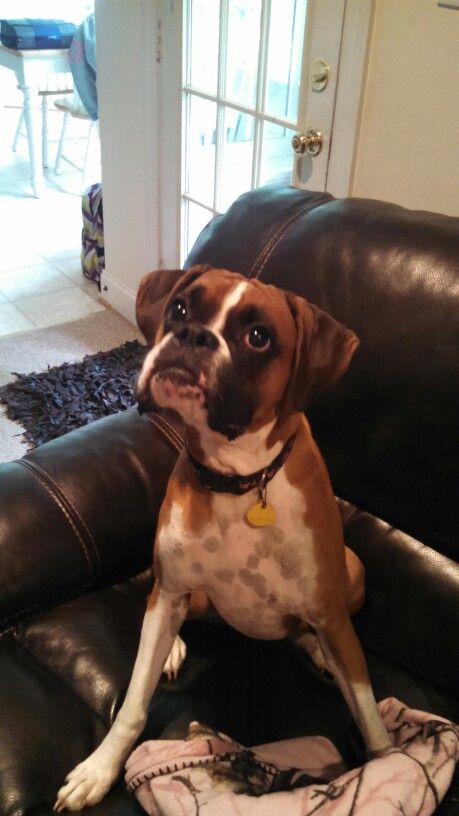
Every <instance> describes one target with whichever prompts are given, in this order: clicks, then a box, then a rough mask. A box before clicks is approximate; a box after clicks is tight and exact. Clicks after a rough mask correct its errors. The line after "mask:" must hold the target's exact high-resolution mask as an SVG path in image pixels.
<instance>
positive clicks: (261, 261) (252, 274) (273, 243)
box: [247, 199, 328, 278]
mask: <svg viewBox="0 0 459 816" xmlns="http://www.w3.org/2000/svg"><path fill="white" fill-rule="evenodd" d="M327 203H328V199H326V200H324V201H318V202H317V203H316V204H313V205H312V206H311V204H308V205H307V207H303V209H301V210H300V211H299V212H297V213H294V214H293V215H291V216H290V217H289V218H287V219H286V220H285V221H283V222H282V223H281V224H280V226H279V227H278V228H277V230H276V232H274V233H273V235H272V236H271V238H270V239H269V241H268V242H267V243H266V244H265V245H264V247H263V249H262V250H261V251H260V253H259V254H258V257H257V258H256V260H255V261H254V262H253V264H252V266H251V268H250V271H249V274H248V275H247V277H248V278H259V277H260V275H261V273H262V272H263V269H264V268H265V266H266V264H267V262H268V259H269V257H270V256H271V255H272V253H273V252H274V250H275V249H276V247H277V246H278V244H279V243H280V241H281V240H282V238H283V237H284V235H285V233H286V232H287V231H288V229H289V228H290V227H291V226H292V225H293V224H294V223H295V221H298V219H299V218H301V216H302V215H304V214H305V213H307V212H311V210H315V209H317V207H321V206H322V205H323V204H327ZM258 265H259V266H260V268H259V269H258V270H257V266H258Z"/></svg>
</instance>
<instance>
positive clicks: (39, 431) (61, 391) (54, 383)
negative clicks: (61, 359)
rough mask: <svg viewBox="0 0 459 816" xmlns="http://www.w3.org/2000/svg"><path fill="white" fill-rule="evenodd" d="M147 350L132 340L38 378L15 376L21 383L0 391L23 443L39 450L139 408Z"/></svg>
mask: <svg viewBox="0 0 459 816" xmlns="http://www.w3.org/2000/svg"><path fill="white" fill-rule="evenodd" d="M146 351H147V347H146V346H144V345H142V344H141V343H139V342H138V340H133V341H130V340H129V341H127V342H126V343H123V345H121V346H118V347H117V348H114V349H111V350H110V351H102V352H98V353H97V354H88V355H87V356H86V357H84V358H83V360H81V362H78V363H64V364H63V365H60V366H54V367H52V368H49V367H48V369H47V371H42V372H40V373H38V374H37V373H36V372H35V371H33V372H31V373H30V374H19V373H17V372H15V371H14V372H12V373H13V374H14V376H15V377H16V380H15V381H14V382H11V383H8V384H7V385H3V386H0V402H1V403H4V404H5V405H6V415H7V417H8V418H9V419H11V420H13V421H14V422H18V423H20V424H21V425H22V426H23V427H24V428H25V433H24V439H25V440H27V442H29V444H30V446H31V447H38V446H39V445H42V444H43V443H44V442H49V440H50V439H55V438H56V437H58V436H62V434H65V433H67V432H68V431H72V430H74V429H75V428H79V427H81V426H82V425H87V424H88V423H90V422H94V420H96V419H100V418H101V417H104V416H108V415H109V414H115V413H117V412H118V411H125V410H126V409H127V408H129V407H130V406H131V405H134V403H135V402H136V399H135V395H134V385H135V382H136V379H137V375H138V372H139V370H140V368H141V365H142V362H143V360H144V357H145V354H146Z"/></svg>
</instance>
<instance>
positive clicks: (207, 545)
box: [202, 537, 220, 553]
mask: <svg viewBox="0 0 459 816" xmlns="http://www.w3.org/2000/svg"><path fill="white" fill-rule="evenodd" d="M202 546H203V547H204V549H205V550H207V552H211V553H213V552H217V550H218V548H219V547H220V542H219V540H218V538H215V537H214V538H206V540H205V541H204V542H203V544H202Z"/></svg>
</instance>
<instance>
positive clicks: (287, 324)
mask: <svg viewBox="0 0 459 816" xmlns="http://www.w3.org/2000/svg"><path fill="white" fill-rule="evenodd" d="M161 275H169V276H171V278H170V279H171V280H172V282H173V283H175V285H173V286H172V291H171V292H170V293H169V296H167V294H166V295H165V293H164V287H165V282H164V280H162V279H161V278H160V277H156V278H155V277H154V276H161ZM152 287H153V289H152ZM158 287H159V288H158ZM137 316H138V321H139V325H140V327H141V328H142V330H143V332H144V334H145V336H146V337H147V339H150V340H152V339H153V336H154V345H153V348H152V350H151V351H150V352H149V354H148V355H147V357H146V359H145V362H144V365H143V367H142V370H141V373H140V376H139V381H138V386H137V393H138V399H139V405H141V406H142V407H144V408H145V407H149V403H151V402H153V403H155V404H156V405H158V406H160V407H167V408H173V409H174V410H176V411H177V412H178V413H179V414H180V415H181V416H182V418H183V419H184V420H185V422H186V423H187V424H188V425H190V426H192V427H195V428H196V429H197V430H200V429H203V428H204V427H207V428H209V429H210V430H212V431H217V432H219V433H221V434H223V435H224V436H225V437H226V438H227V439H230V440H231V439H235V438H236V437H238V436H240V435H241V434H243V433H246V432H251V431H256V430H258V428H260V427H262V426H263V425H266V424H268V423H270V422H271V423H272V422H273V420H275V419H276V417H278V416H279V415H280V414H281V413H282V414H283V415H285V414H286V413H287V415H288V412H290V413H292V412H293V411H295V410H298V408H299V407H301V406H300V404H301V403H303V402H304V400H305V399H306V397H307V393H308V391H309V390H310V386H311V384H312V383H313V381H315V380H317V378H318V379H319V381H320V380H321V379H325V380H326V381H327V382H325V383H324V384H325V385H326V384H328V381H329V380H334V379H337V377H338V376H339V373H342V372H338V369H342V370H343V371H344V370H345V367H347V363H348V362H349V359H350V356H351V354H352V351H353V349H354V347H355V345H356V343H357V340H356V338H355V336H354V335H353V334H352V333H351V332H349V331H348V330H347V329H345V327H344V326H341V324H339V323H336V321H334V320H332V318H330V317H329V316H328V315H326V314H325V313H324V312H321V311H320V310H318V309H316V307H314V306H311V305H310V304H308V303H307V302H306V301H305V300H304V299H303V298H299V297H297V296H295V295H292V294H290V293H286V292H284V291H282V290H280V289H277V288H276V287H274V286H269V285H266V284H262V283H260V282H259V281H257V280H246V279H245V278H244V277H243V276H242V275H239V274H237V273H234V272H229V271H227V270H221V269H218V270H217V269H213V268H209V267H194V268H192V269H191V270H189V271H188V272H185V273H180V272H176V273H170V272H167V273H161V272H157V273H152V275H151V276H148V277H147V278H146V279H144V281H143V282H142V284H141V288H140V289H139V295H138V299H137ZM321 321H322V324H323V325H322V326H321V328H320V331H319V332H318V327H319V323H320V322H321ZM330 327H331V330H330ZM319 335H321V337H319ZM322 335H323V337H322ZM338 335H339V337H340V340H341V342H340V343H337V340H336V338H337V336H338ZM324 338H325V346H327V347H329V351H332V352H333V354H334V355H335V357H336V359H335V360H333V361H332V363H330V361H329V359H328V358H329V356H330V354H329V353H328V352H327V349H326V348H323V346H324V343H323V340H324ZM319 341H320V342H319ZM354 341H355V343H354ZM315 346H317V348H318V349H319V346H320V349H319V355H318V356H317V353H316V354H315V355H314V347H315ZM344 347H345V351H343V348H344ZM316 351H317V349H316ZM314 357H316V358H317V361H316V363H314ZM343 357H345V358H346V361H345V362H343ZM308 361H309V364H308ZM317 363H318V365H317ZM308 369H310V370H309V371H308ZM327 372H328V373H327ZM318 385H319V387H321V383H320V382H319V383H318Z"/></svg>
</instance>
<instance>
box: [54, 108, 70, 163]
mask: <svg viewBox="0 0 459 816" xmlns="http://www.w3.org/2000/svg"><path fill="white" fill-rule="evenodd" d="M70 119H71V113H70V111H66V112H65V113H64V119H63V121H62V130H61V138H60V139H59V147H58V148H57V156H56V164H55V165H54V170H55V172H56V173H59V172H60V165H61V159H62V154H63V152H64V145H65V139H66V136H67V129H68V126H69V122H70Z"/></svg>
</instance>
